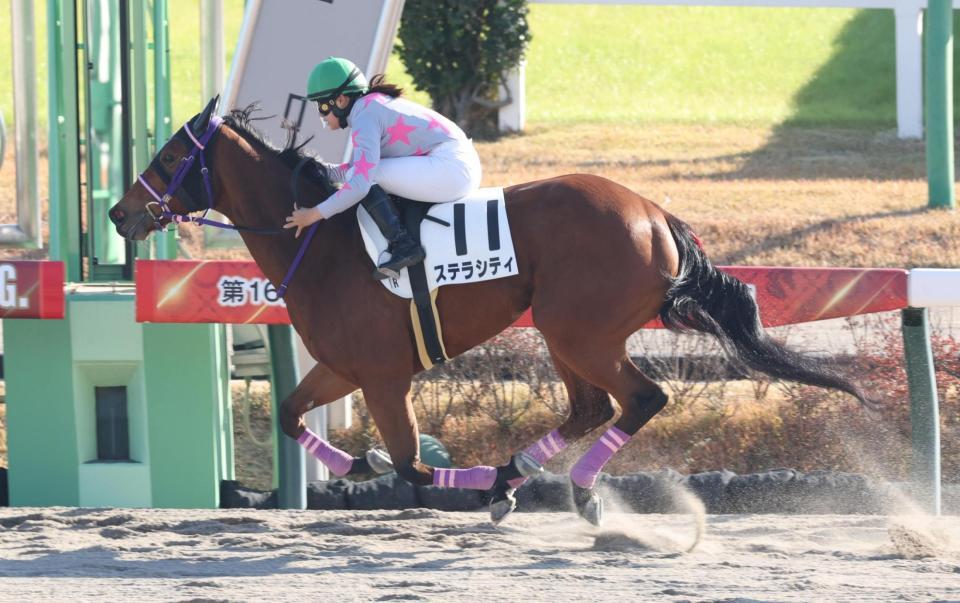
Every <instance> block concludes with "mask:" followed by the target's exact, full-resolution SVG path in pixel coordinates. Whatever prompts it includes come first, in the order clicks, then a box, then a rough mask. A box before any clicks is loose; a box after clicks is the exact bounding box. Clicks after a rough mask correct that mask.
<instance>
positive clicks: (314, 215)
mask: <svg viewBox="0 0 960 603" xmlns="http://www.w3.org/2000/svg"><path fill="white" fill-rule="evenodd" d="M322 219H323V214H321V213H320V209H319V208H318V207H296V206H294V209H293V213H292V214H290V215H289V216H287V223H286V224H284V225H283V227H284V228H296V229H297V232H296V234H294V237H295V238H299V237H300V232H301V231H302V230H303V229H304V228H306V227H307V226H310V225H311V224H313V223H314V222H318V221H320V220H322Z"/></svg>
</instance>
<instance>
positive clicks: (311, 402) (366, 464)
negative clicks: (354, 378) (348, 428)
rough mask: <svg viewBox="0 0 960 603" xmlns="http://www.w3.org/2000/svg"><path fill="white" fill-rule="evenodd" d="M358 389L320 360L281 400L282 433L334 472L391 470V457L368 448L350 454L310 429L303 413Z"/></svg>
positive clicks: (338, 474)
mask: <svg viewBox="0 0 960 603" xmlns="http://www.w3.org/2000/svg"><path fill="white" fill-rule="evenodd" d="M356 389H357V386H356V385H354V384H353V383H350V382H349V381H346V380H344V379H342V378H340V377H338V376H337V375H335V374H334V373H333V372H332V371H330V369H329V368H327V367H326V366H324V365H323V364H320V363H318V364H317V365H316V366H314V367H313V368H312V369H311V370H310V372H309V373H307V375H306V376H305V377H304V378H303V379H302V380H301V381H300V383H299V384H298V385H297V387H296V388H295V389H294V390H293V392H291V393H290V395H289V396H287V397H286V399H285V400H283V402H281V403H280V412H279V415H280V416H279V419H280V426H281V428H282V429H283V432H284V433H285V434H286V435H288V436H290V437H291V438H293V439H295V440H297V441H298V442H300V445H301V446H303V447H304V448H305V449H306V451H307V452H308V453H309V454H312V455H313V456H314V457H316V458H317V459H319V460H320V462H322V463H323V464H324V465H326V466H327V468H328V469H329V470H330V472H331V473H333V474H334V475H337V476H341V477H342V476H344V475H351V474H360V473H369V472H370V471H376V472H377V473H383V472H384V471H389V470H390V467H389V464H390V463H389V459H386V458H384V457H382V452H380V451H377V450H368V451H367V453H366V454H365V455H364V456H360V457H354V456H351V455H350V454H348V453H346V452H344V451H343V450H340V449H339V448H336V447H335V446H333V445H331V444H330V443H329V442H327V441H325V440H324V439H322V438H321V437H319V436H318V435H317V434H315V433H313V432H312V431H310V430H309V429H307V426H306V423H305V422H304V420H303V415H304V414H305V413H306V412H307V411H310V410H313V409H314V408H317V407H319V406H323V405H325V404H329V403H331V402H333V401H334V400H339V399H340V398H342V397H344V396H346V395H348V394H350V393H351V392H353V391H354V390H356Z"/></svg>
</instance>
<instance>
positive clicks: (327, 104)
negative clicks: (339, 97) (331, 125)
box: [317, 98, 336, 117]
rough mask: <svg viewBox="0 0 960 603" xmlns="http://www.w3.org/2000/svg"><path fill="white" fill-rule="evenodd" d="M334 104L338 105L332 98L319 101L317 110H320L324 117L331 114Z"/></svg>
mask: <svg viewBox="0 0 960 603" xmlns="http://www.w3.org/2000/svg"><path fill="white" fill-rule="evenodd" d="M334 106H336V103H335V101H334V100H333V99H332V98H329V99H326V100H318V101H317V111H319V112H320V115H322V116H324V117H326V116H328V115H330V112H331V111H333V108H334Z"/></svg>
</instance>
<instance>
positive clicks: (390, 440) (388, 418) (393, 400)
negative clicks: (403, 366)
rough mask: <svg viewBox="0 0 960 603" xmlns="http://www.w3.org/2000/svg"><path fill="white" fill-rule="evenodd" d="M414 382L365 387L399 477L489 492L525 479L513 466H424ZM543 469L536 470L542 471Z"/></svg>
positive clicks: (379, 382) (377, 383)
mask: <svg viewBox="0 0 960 603" xmlns="http://www.w3.org/2000/svg"><path fill="white" fill-rule="evenodd" d="M409 392H410V378H409V377H407V378H406V379H405V380H401V379H396V380H382V379H380V380H376V381H375V382H373V383H365V384H364V385H363V397H364V399H365V400H366V402H367V410H368V411H369V412H370V414H371V416H373V420H374V422H375V423H376V424H377V429H379V430H380V436H381V437H382V438H383V441H384V443H386V445H387V449H388V450H389V451H390V456H391V458H392V459H393V465H394V467H395V468H396V470H397V473H398V474H399V475H400V476H401V477H403V478H404V479H406V480H407V481H409V482H411V483H413V484H416V485H418V486H430V485H433V486H440V487H444V488H468V489H472V490H489V489H490V488H492V487H493V486H494V484H495V483H497V482H498V480H506V479H513V478H518V477H522V476H523V475H524V474H523V472H522V468H521V469H519V470H518V469H517V467H516V466H515V465H514V463H513V462H511V463H510V464H509V465H507V466H505V467H489V466H482V465H481V466H477V467H470V468H468V469H443V468H437V467H431V466H429V465H425V464H423V463H422V462H420V438H419V431H418V429H417V418H416V416H415V415H414V413H413V405H412V404H411V403H410V396H409ZM539 469H540V467H539V465H537V466H536V470H538V471H539Z"/></svg>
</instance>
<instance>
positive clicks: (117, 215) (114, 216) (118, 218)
mask: <svg viewBox="0 0 960 603" xmlns="http://www.w3.org/2000/svg"><path fill="white" fill-rule="evenodd" d="M109 216H110V220H112V221H113V223H114V224H117V225H119V224H120V223H121V222H123V219H124V218H125V217H126V214H125V213H123V210H122V209H120V208H119V207H114V208H113V209H111V210H110V211H109Z"/></svg>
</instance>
